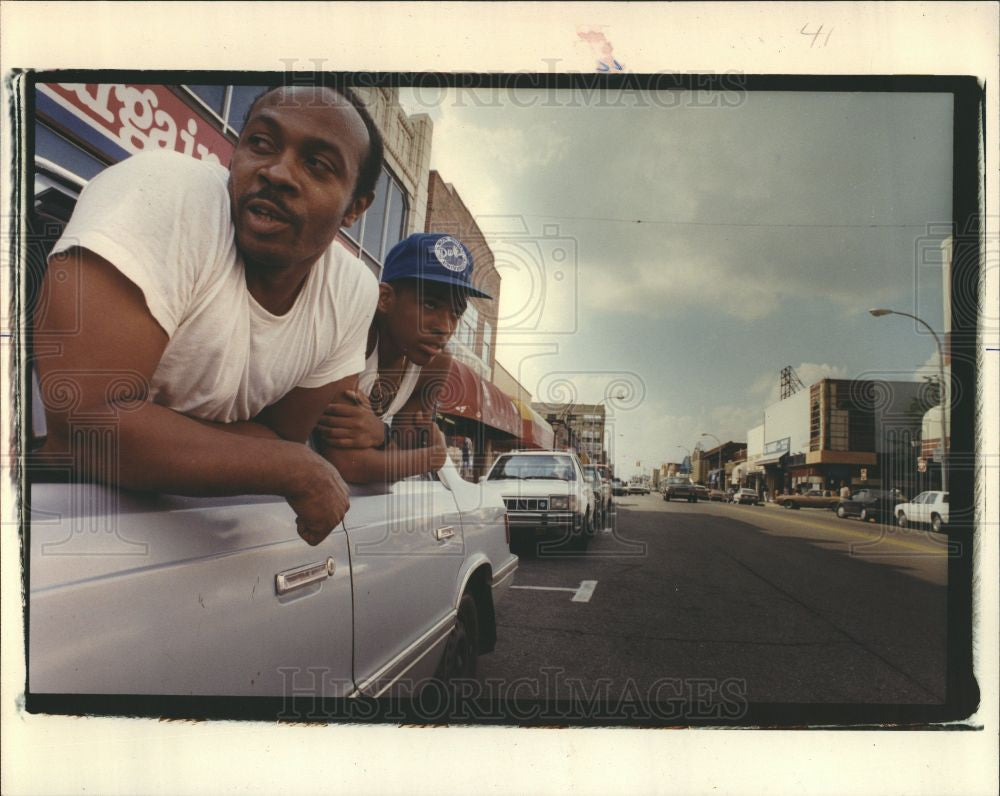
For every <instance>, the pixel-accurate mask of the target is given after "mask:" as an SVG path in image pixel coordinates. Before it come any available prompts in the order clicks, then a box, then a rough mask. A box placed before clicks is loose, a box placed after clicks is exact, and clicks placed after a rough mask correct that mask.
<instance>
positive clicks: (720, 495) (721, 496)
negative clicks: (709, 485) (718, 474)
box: [708, 489, 729, 503]
mask: <svg viewBox="0 0 1000 796" xmlns="http://www.w3.org/2000/svg"><path fill="white" fill-rule="evenodd" d="M708 499H709V500H715V501H718V502H719V503H725V502H726V501H728V500H729V495H728V493H726V492H723V491H722V490H721V489H710V490H708Z"/></svg>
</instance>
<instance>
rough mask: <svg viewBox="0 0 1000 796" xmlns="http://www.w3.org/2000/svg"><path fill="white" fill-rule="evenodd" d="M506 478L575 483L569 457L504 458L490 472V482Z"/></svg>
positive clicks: (571, 462) (574, 474) (574, 475)
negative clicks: (545, 479)
mask: <svg viewBox="0 0 1000 796" xmlns="http://www.w3.org/2000/svg"><path fill="white" fill-rule="evenodd" d="M505 478H517V479H524V478H548V479H552V480H558V481H575V480H576V473H575V472H574V469H573V460H572V459H570V457H569V456H503V457H501V458H500V459H498V460H497V463H496V464H495V465H494V466H493V469H492V470H491V471H490V477H489V480H490V481H500V480H503V479H505Z"/></svg>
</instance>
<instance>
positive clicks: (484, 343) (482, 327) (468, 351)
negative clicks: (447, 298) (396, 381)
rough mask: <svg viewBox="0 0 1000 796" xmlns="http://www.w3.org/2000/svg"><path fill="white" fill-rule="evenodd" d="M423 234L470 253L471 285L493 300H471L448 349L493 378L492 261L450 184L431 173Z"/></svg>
mask: <svg viewBox="0 0 1000 796" xmlns="http://www.w3.org/2000/svg"><path fill="white" fill-rule="evenodd" d="M424 231H426V232H444V233H446V234H448V235H453V236H454V237H456V238H458V239H459V240H460V241H462V243H464V244H465V245H466V246H467V247H468V248H469V251H471V252H472V259H473V263H474V270H473V272H472V282H473V284H474V285H475V286H476V287H477V288H479V289H480V290H482V291H484V292H485V293H487V294H489V295H490V296H493V300H492V301H490V300H489V299H480V298H474V299H471V300H470V301H469V308H468V309H467V310H466V311H465V314H464V315H463V316H462V320H461V323H460V325H459V328H458V330H457V331H456V332H455V336H454V338H452V342H451V343H450V344H449V346H448V347H449V349H450V350H451V352H452V354H453V355H454V357H455V358H456V359H458V360H459V361H460V362H462V363H464V364H466V365H468V366H469V367H470V368H472V369H473V370H474V371H475V372H476V373H477V375H479V376H480V377H481V378H483V379H486V380H487V381H492V379H493V364H494V362H495V361H496V342H497V314H498V312H499V305H500V274H499V273H498V272H497V269H496V266H495V265H494V262H493V252H492V251H490V247H489V246H488V245H487V243H486V237H485V236H484V235H483V233H482V230H480V228H479V225H478V224H477V223H476V220H475V218H474V217H473V215H472V213H471V212H469V209H468V208H467V207H466V206H465V203H464V202H463V201H462V197H461V196H460V195H459V193H458V191H456V190H455V187H454V186H453V185H452V184H451V183H447V182H445V181H444V179H443V178H442V177H441V175H440V174H439V173H438V172H436V171H431V172H430V175H429V178H428V188H427V217H426V221H425V224H424Z"/></svg>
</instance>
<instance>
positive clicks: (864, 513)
mask: <svg viewBox="0 0 1000 796" xmlns="http://www.w3.org/2000/svg"><path fill="white" fill-rule="evenodd" d="M858 516H859V517H860V518H861V521H862V522H868V520H870V519H871V515H869V514H868V509H861V514H859V515H858Z"/></svg>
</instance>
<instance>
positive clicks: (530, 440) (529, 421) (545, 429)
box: [514, 398, 555, 450]
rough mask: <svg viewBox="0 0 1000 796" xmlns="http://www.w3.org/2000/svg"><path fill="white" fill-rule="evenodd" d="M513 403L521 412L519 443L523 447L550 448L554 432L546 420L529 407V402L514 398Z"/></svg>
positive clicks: (553, 439)
mask: <svg viewBox="0 0 1000 796" xmlns="http://www.w3.org/2000/svg"><path fill="white" fill-rule="evenodd" d="M514 403H515V404H516V405H517V408H518V409H519V410H520V412H521V443H522V445H523V446H524V447H525V448H541V449H542V450H552V445H553V443H554V442H555V432H554V431H552V426H550V425H549V424H548V422H546V420H545V418H544V417H542V416H541V415H540V414H538V412H536V411H535V410H534V409H532V408H531V406H530V404H527V403H525V402H524V401H521V400H518V399H516V398H515V399H514Z"/></svg>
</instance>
